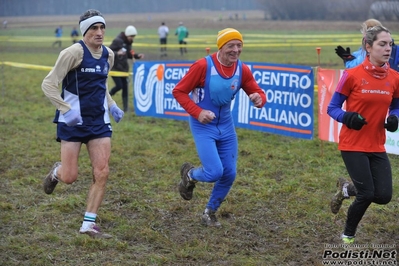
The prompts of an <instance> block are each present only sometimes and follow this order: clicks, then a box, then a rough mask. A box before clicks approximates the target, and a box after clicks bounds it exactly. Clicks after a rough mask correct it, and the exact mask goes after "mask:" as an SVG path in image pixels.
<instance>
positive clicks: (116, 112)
mask: <svg viewBox="0 0 399 266" xmlns="http://www.w3.org/2000/svg"><path fill="white" fill-rule="evenodd" d="M109 110H110V111H111V115H112V116H113V118H114V120H115V122H116V123H119V121H121V119H122V117H123V115H124V114H125V113H124V112H123V111H122V110H121V109H120V108H119V107H118V106H117V105H116V104H114V105H112V106H111V108H109Z"/></svg>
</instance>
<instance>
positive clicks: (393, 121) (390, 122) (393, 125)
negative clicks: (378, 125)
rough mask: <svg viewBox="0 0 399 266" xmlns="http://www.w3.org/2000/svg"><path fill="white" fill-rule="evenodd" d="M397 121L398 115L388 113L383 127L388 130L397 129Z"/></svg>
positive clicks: (393, 130)
mask: <svg viewBox="0 0 399 266" xmlns="http://www.w3.org/2000/svg"><path fill="white" fill-rule="evenodd" d="M398 122H399V121H398V117H397V116H396V115H390V116H388V118H387V122H386V123H385V124H384V127H385V128H386V129H387V130H388V131H390V132H395V131H396V130H397V129H398Z"/></svg>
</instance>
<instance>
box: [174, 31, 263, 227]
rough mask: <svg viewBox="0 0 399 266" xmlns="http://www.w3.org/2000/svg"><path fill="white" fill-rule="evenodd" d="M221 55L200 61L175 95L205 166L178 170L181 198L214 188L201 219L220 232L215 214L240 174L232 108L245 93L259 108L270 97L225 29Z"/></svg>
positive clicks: (238, 41) (236, 35)
mask: <svg viewBox="0 0 399 266" xmlns="http://www.w3.org/2000/svg"><path fill="white" fill-rule="evenodd" d="M216 42H217V46H218V51H217V52H216V53H213V54H212V55H208V56H206V57H205V58H202V59H199V60H198V61H196V62H195V63H194V64H192V66H191V67H190V69H189V70H188V72H187V74H186V75H185V76H184V77H183V78H182V79H181V80H180V81H179V83H178V84H177V85H176V87H175V88H174V89H173V96H174V97H175V98H176V100H177V102H178V103H179V104H180V105H181V106H182V107H183V108H184V110H186V112H187V113H189V115H190V117H189V123H190V129H191V132H192V134H193V137H194V141H195V145H196V147H197V153H198V156H199V158H200V160H201V164H202V165H201V166H198V167H195V166H194V165H192V164H191V163H188V162H186V163H184V164H183V165H182V166H181V169H180V175H181V181H180V183H179V192H180V196H181V197H182V198H183V199H185V200H191V198H192V196H193V190H194V188H195V184H196V183H197V182H207V183H214V186H213V190H212V192H211V195H210V198H209V200H208V203H207V205H206V208H205V210H204V212H203V214H202V220H201V222H202V224H203V225H205V226H215V227H220V226H221V224H220V223H219V222H218V220H217V218H216V211H217V210H218V209H219V207H220V205H221V204H222V202H223V201H224V200H225V198H226V197H227V194H228V193H229V191H230V189H231V187H232V186H233V183H234V180H235V178H236V174H237V157H238V140H237V134H236V131H235V127H234V122H233V118H232V114H231V109H230V107H231V102H232V100H233V99H234V97H235V95H236V93H238V92H239V90H240V89H241V88H242V89H243V90H244V92H245V93H246V94H247V95H248V97H249V99H250V101H251V102H252V103H253V105H254V106H255V107H257V108H261V107H263V105H264V104H265V103H266V95H265V93H264V92H263V90H262V89H261V88H260V87H259V85H258V84H257V83H256V81H255V79H254V77H253V75H252V72H251V70H250V69H249V67H248V66H247V65H246V64H244V63H242V62H241V61H240V60H239V57H240V54H241V51H242V48H243V39H242V35H241V33H240V32H239V31H237V30H235V29H232V28H227V29H224V30H221V31H219V33H218V36H217V41H216Z"/></svg>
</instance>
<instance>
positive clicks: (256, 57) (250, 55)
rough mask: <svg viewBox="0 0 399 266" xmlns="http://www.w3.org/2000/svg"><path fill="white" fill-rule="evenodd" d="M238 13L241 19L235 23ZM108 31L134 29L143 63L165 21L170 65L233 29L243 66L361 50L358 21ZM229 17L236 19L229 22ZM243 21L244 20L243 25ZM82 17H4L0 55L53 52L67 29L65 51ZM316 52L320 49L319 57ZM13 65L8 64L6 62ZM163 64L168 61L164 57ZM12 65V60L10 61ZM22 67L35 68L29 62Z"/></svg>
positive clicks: (133, 18)
mask: <svg viewBox="0 0 399 266" xmlns="http://www.w3.org/2000/svg"><path fill="white" fill-rule="evenodd" d="M235 14H237V17H238V19H235ZM104 16H105V18H106V21H107V32H106V40H105V44H110V43H111V41H112V39H113V38H114V37H115V36H116V35H117V34H118V33H119V32H120V31H123V30H124V29H125V27H126V26H127V25H129V24H133V25H135V26H136V28H137V29H138V32H139V34H138V36H137V37H136V38H135V42H134V45H133V49H134V50H135V51H136V52H139V53H144V54H145V55H146V57H145V60H160V59H161V58H160V54H159V41H158V35H157V29H158V27H159V25H160V24H161V22H163V21H164V22H165V23H166V24H167V25H168V26H169V28H170V32H171V34H170V36H169V38H168V46H169V47H168V58H167V60H196V59H198V58H200V57H203V56H204V55H206V48H207V47H209V48H210V49H211V52H215V51H216V44H215V43H216V35H217V31H219V30H221V29H223V28H226V27H234V28H237V29H238V30H240V31H241V32H242V33H243V35H244V42H245V44H244V47H245V48H244V51H243V53H242V55H241V59H242V60H243V61H255V62H269V63H286V64H299V65H309V66H317V65H318V64H319V62H320V65H321V67H324V68H341V67H342V66H343V63H342V60H341V59H340V58H339V57H338V56H337V55H336V54H335V51H334V48H335V47H336V46H337V45H343V46H345V47H346V46H350V47H351V49H352V50H357V49H358V48H359V46H360V38H361V35H360V32H359V29H360V24H361V21H360V22H353V21H352V22H332V21H267V20H263V12H261V11H236V12H235V11H190V10H187V11H184V12H176V13H164V14H155V13H147V14H117V15H114V14H109V15H108V14H106V13H104ZM230 16H231V17H232V18H233V19H230ZM244 16H245V20H244ZM78 17H79V15H76V16H57V17H13V18H0V19H3V20H4V19H7V20H8V21H9V25H8V29H7V30H0V45H1V47H0V48H1V50H0V55H1V56H2V57H3V58H4V57H5V56H6V54H2V53H5V52H13V51H14V52H18V51H19V49H21V50H22V51H24V50H26V49H28V50H29V51H31V52H32V53H46V54H47V53H54V55H55V56H56V55H58V52H59V49H52V48H51V44H52V42H53V41H54V39H55V38H54V29H55V27H57V26H59V25H63V29H64V37H63V46H62V47H63V48H65V47H67V46H69V45H70V43H71V40H70V37H69V33H70V30H71V29H72V27H73V26H77V20H78ZM180 21H182V22H184V24H185V25H186V26H187V28H188V29H189V31H190V36H189V38H188V39H187V41H188V47H189V53H188V54H187V55H185V56H184V57H182V56H180V53H179V51H178V44H177V38H176V36H174V31H175V29H176V27H177V25H178V23H179V22H180ZM386 26H387V27H388V28H390V29H391V31H392V33H393V36H394V37H395V36H396V33H398V32H399V25H398V24H397V23H392V22H389V23H388V22H387V23H386ZM316 47H320V48H321V55H320V58H319V57H318V55H317V53H316ZM3 60H5V61H10V59H8V58H6V59H3ZM162 60H165V59H164V58H162ZM11 61H12V60H11ZM23 63H34V62H26V61H23Z"/></svg>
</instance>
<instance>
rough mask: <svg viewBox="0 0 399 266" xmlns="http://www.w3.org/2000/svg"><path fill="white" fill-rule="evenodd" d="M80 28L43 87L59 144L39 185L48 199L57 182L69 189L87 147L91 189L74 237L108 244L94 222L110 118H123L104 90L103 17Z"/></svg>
mask: <svg viewBox="0 0 399 266" xmlns="http://www.w3.org/2000/svg"><path fill="white" fill-rule="evenodd" d="M79 26H80V31H81V34H82V36H83V39H82V40H80V41H79V42H78V43H75V44H72V45H71V46H69V47H68V48H66V49H64V50H62V51H61V52H60V54H59V56H58V59H57V60H56V62H55V65H54V67H53V68H52V70H51V71H50V73H49V74H48V75H47V76H46V77H45V78H44V80H43V83H42V90H43V92H44V94H45V95H46V97H47V98H48V99H49V100H50V101H51V103H52V104H53V105H54V106H55V107H56V108H57V109H56V112H55V117H54V121H53V122H54V123H56V124H57V141H59V142H60V143H61V154H60V156H61V162H56V163H54V165H53V167H52V168H51V170H50V171H49V173H48V175H47V176H46V178H45V179H44V182H43V189H44V192H45V193H46V194H51V193H53V191H54V189H55V187H56V186H57V184H58V182H59V181H61V182H63V183H66V184H72V183H74V182H75V181H76V180H77V178H78V174H79V173H81V172H80V171H79V168H78V161H79V154H80V151H81V147H82V144H86V148H87V151H88V154H89V158H90V163H91V170H92V176H90V179H91V180H92V183H91V186H90V189H89V193H88V197H87V206H86V212H85V214H84V217H83V223H82V226H81V227H80V230H79V233H81V234H87V235H89V236H90V237H93V238H110V237H112V236H111V235H109V234H105V233H102V232H101V231H100V229H99V227H98V226H97V225H96V218H97V212H98V210H99V208H100V205H101V203H102V200H103V198H104V194H105V187H106V183H107V180H108V176H109V159H110V156H111V136H112V126H111V120H110V116H109V114H111V115H112V116H113V118H114V120H115V122H117V123H118V122H119V121H120V120H121V119H122V117H123V115H124V114H123V111H122V110H121V109H119V107H118V106H117V105H116V103H115V101H114V100H113V99H112V97H111V96H110V95H109V93H108V89H107V78H108V72H109V70H110V68H111V67H112V65H113V63H114V53H113V52H112V50H111V49H109V48H108V47H106V46H104V45H103V41H104V34H105V20H104V18H103V16H102V14H101V13H100V12H99V11H98V10H94V9H89V10H87V11H86V12H84V13H83V14H82V15H81V16H80V19H79ZM60 81H62V91H61V93H60V91H59V83H60ZM57 230H60V229H57Z"/></svg>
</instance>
